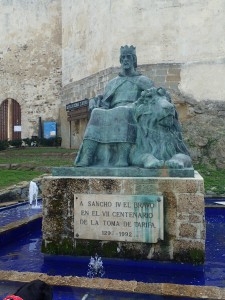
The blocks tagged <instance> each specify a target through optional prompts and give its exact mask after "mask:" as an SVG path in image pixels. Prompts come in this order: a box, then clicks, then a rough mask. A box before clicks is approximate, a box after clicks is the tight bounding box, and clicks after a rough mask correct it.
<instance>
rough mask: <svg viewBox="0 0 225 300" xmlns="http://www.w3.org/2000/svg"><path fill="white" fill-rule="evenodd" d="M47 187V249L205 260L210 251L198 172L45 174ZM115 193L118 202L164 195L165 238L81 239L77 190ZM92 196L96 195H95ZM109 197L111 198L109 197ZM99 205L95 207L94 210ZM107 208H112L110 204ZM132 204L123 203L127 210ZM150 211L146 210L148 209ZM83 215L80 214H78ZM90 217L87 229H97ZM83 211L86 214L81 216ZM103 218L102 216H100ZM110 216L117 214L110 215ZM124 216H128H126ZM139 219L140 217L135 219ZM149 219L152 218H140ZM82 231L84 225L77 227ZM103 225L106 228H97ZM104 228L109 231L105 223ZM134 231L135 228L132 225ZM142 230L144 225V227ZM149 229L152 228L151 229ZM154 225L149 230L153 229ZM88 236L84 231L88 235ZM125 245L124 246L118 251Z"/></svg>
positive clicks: (43, 193) (94, 193)
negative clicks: (178, 174) (184, 174)
mask: <svg viewBox="0 0 225 300" xmlns="http://www.w3.org/2000/svg"><path fill="white" fill-rule="evenodd" d="M42 185H43V191H42V198H43V222H42V231H43V247H42V249H43V251H44V252H46V253H55V254H73V255H78V256H79V255H82V256H85V255H88V256H91V255H92V256H93V255H95V253H98V255H102V256H104V257H117V258H138V259H141V258H144V259H156V260H177V261H190V262H195V263H199V262H203V260H204V252H205V220H204V185H203V179H202V177H201V176H200V175H199V174H198V173H197V172H196V173H195V178H168V177H167V178H159V177H156V178H150V177H149V178H146V177H143V178H141V177H139V178H138V177H135V178H133V177H130V178H121V177H111V178H110V177H107V178H106V177H97V178H95V177H85V178H84V177H83V176H82V177H79V176H77V177H76V176H75V177H74V176H73V177H69V176H67V177H60V176H55V177H54V176H49V177H45V178H44V179H43V182H42ZM89 194H91V195H98V194H99V195H101V196H102V197H103V199H104V195H109V194H110V195H114V199H113V200H115V201H119V199H120V198H119V197H122V196H123V195H130V197H132V195H157V196H163V199H164V215H163V225H162V226H163V227H164V239H163V240H161V241H158V242H157V243H140V242H136V243H133V242H125V240H124V241H123V242H121V241H120V242H117V241H114V240H113V238H110V239H109V241H108V242H107V241H99V240H85V239H84V240H80V239H79V238H75V237H74V231H75V226H74V222H75V221H74V218H75V207H77V206H76V205H75V204H74V201H76V199H75V195H77V197H78V195H85V197H86V199H87V200H88V195H89ZM91 199H92V198H91ZM105 201H106V200H105ZM91 209H93V210H97V209H98V208H96V207H92V208H90V210H91ZM105 210H107V208H105ZM126 210H128V209H126V208H121V211H126ZM147 211H148V212H149V210H148V209H146V210H145V209H143V211H142V212H147ZM77 214H79V213H77ZM91 215H93V213H92V214H91V212H90V214H86V217H83V218H84V219H85V220H87V225H86V226H87V227H88V228H87V230H90V231H91V230H93V231H95V230H96V228H95V226H96V225H93V224H91V221H90V218H91ZM79 216H80V215H79ZM99 219H100V217H99ZM106 219H107V220H111V219H112V215H110V213H109V215H108V218H106ZM120 220H122V219H120ZM135 220H136V219H135ZM138 220H140V222H141V221H145V222H146V219H138ZM77 230H78V229H77ZM97 230H100V229H97ZM101 230H108V229H107V228H105V229H104V227H103V228H102V227H101ZM131 230H135V229H134V228H131ZM139 230H140V231H141V230H143V228H142V229H140V228H139ZM146 230H147V229H146ZM150 230H151V229H149V231H150ZM83 238H84V236H83ZM118 249H120V251H118Z"/></svg>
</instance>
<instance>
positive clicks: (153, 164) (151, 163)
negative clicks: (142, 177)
mask: <svg viewBox="0 0 225 300" xmlns="http://www.w3.org/2000/svg"><path fill="white" fill-rule="evenodd" d="M163 166H164V161H163V160H158V159H157V158H150V159H147V160H146V161H145V162H144V167H145V168H148V169H160V168H162V167H163Z"/></svg>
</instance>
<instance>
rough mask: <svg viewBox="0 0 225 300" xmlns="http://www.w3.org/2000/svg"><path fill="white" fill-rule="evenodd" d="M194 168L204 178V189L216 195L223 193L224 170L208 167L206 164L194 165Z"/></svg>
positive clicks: (224, 185) (224, 190)
mask: <svg viewBox="0 0 225 300" xmlns="http://www.w3.org/2000/svg"><path fill="white" fill-rule="evenodd" d="M195 170H197V171H198V172H199V174H200V175H201V176H202V177H203V178H204V185H205V191H207V192H209V191H211V192H213V193H216V194H218V195H221V194H225V170H224V169H220V170H218V169H216V168H213V167H208V166H206V165H196V166H195Z"/></svg>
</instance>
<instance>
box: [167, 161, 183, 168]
mask: <svg viewBox="0 0 225 300" xmlns="http://www.w3.org/2000/svg"><path fill="white" fill-rule="evenodd" d="M165 165H166V166H167V167H168V168H170V169H183V168H184V163H183V161H179V160H177V159H170V160H167V161H166V162H165Z"/></svg>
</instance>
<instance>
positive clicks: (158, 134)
mask: <svg viewBox="0 0 225 300" xmlns="http://www.w3.org/2000/svg"><path fill="white" fill-rule="evenodd" d="M134 117H135V119H136V121H137V128H138V130H137V141H136V146H137V148H139V151H140V152H142V153H151V154H152V155H154V156H155V157H156V158H157V159H160V160H168V159H170V158H171V157H172V156H173V155H175V154H178V153H183V154H186V155H189V153H188V150H187V148H186V146H185V145H184V143H183V140H182V136H181V128H180V125H179V122H178V114H177V111H176V109H175V106H174V104H173V103H172V101H171V97H170V94H169V93H168V92H167V91H166V90H165V89H163V88H158V89H157V88H155V87H153V88H151V89H148V90H145V91H143V92H142V94H141V97H140V98H139V99H138V100H137V101H136V102H135V107H134Z"/></svg>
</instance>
